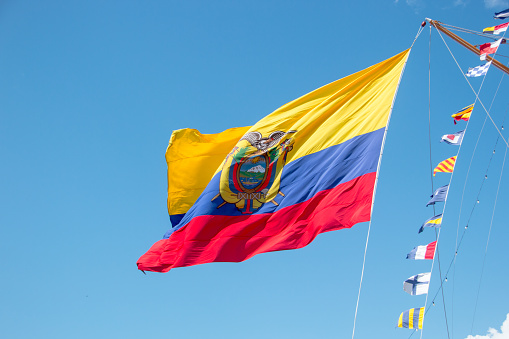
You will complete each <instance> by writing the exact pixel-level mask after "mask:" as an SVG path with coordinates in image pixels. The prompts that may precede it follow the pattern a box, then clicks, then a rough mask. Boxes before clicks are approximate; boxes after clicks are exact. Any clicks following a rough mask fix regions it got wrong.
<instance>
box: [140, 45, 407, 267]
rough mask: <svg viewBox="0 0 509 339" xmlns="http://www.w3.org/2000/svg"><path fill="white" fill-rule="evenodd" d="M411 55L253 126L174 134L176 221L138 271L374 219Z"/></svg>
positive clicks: (258, 248) (302, 239)
mask: <svg viewBox="0 0 509 339" xmlns="http://www.w3.org/2000/svg"><path fill="white" fill-rule="evenodd" d="M409 52H410V50H406V51H404V52H402V53H400V54H398V55H396V56H394V57H392V58H390V59H388V60H385V61H383V62H381V63H379V64H376V65H374V66H371V67H369V68H367V69H365V70H362V71H360V72H358V73H355V74H352V75H350V76H347V77H345V78H343V79H340V80H337V81H335V82H333V83H330V84H328V85H326V86H324V87H321V88H319V89H317V90H315V91H313V92H311V93H308V94H306V95H304V96H302V97H300V98H298V99H296V100H294V101H292V102H290V103H288V104H286V105H284V106H282V107H281V108H279V109H277V110H276V111H274V112H273V113H271V114H269V115H268V116H266V117H265V118H263V119H261V120H260V121H259V122H258V123H256V124H255V125H254V126H250V127H240V128H234V129H230V130H227V131H224V132H222V133H219V134H213V135H210V134H209V135H206V134H200V133H199V132H198V131H196V130H192V129H183V130H178V131H175V132H174V133H173V135H172V137H171V140H170V145H169V146H168V150H167V152H166V160H167V162H168V211H169V213H170V217H171V220H172V223H173V224H174V226H173V227H172V228H171V229H170V230H169V231H168V232H167V233H166V234H165V235H164V238H163V239H162V240H159V241H158V242H156V243H155V244H154V245H153V246H152V247H151V248H150V249H149V251H148V252H147V253H145V254H144V255H142V256H141V257H140V259H139V260H138V262H137V264H138V268H139V269H140V270H144V271H145V270H146V271H156V272H167V271H169V270H170V269H172V268H175V267H184V266H191V265H198V264H204V263H209V262H239V261H243V260H246V259H249V258H250V257H252V256H254V255H256V254H259V253H264V252H271V251H280V250H288V249H296V248H301V247H304V246H306V245H307V244H309V243H310V242H311V241H313V239H314V238H315V237H316V236H317V235H318V234H320V233H323V232H328V231H334V230H339V229H342V228H350V227H352V226H353V225H355V224H356V223H359V222H365V221H369V220H370V217H371V205H372V199H373V191H374V186H375V179H376V174H377V173H376V172H377V167H378V162H379V158H380V151H381V147H382V143H383V140H384V137H385V128H386V125H387V123H388V118H389V115H390V112H391V109H392V103H393V99H394V97H395V94H396V90H397V88H398V84H399V80H400V77H401V74H402V71H403V68H404V65H405V62H406V59H407V57H408V54H409Z"/></svg>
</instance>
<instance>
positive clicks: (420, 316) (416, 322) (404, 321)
mask: <svg viewBox="0 0 509 339" xmlns="http://www.w3.org/2000/svg"><path fill="white" fill-rule="evenodd" d="M423 321H424V307H420V308H411V309H409V310H407V311H405V312H403V313H401V315H400V316H399V320H398V327H401V328H415V329H422V322H423Z"/></svg>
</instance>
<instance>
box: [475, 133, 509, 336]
mask: <svg viewBox="0 0 509 339" xmlns="http://www.w3.org/2000/svg"><path fill="white" fill-rule="evenodd" d="M497 141H498V140H497ZM506 156H507V147H506V149H505V152H504V160H503V162H502V169H501V170H500V178H499V179H498V187H497V193H496V194H495V203H494V205H493V213H492V214H491V221H490V228H489V231H488V239H487V240H486V249H485V250H484V258H483V260H482V268H481V276H480V277H479V286H478V288H477V296H476V298H475V306H474V315H473V316H472V327H471V328H470V334H472V332H473V330H474V321H475V314H476V312H477V303H478V301H479V292H480V291H481V281H482V276H483V274H484V265H485V263H486V255H487V253H488V245H489V243H490V236H491V228H492V225H493V218H494V217H495V209H496V208H497V200H498V192H499V190H500V183H501V182H502V175H503V173H504V165H505V159H506Z"/></svg>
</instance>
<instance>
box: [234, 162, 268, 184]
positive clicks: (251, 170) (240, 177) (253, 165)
mask: <svg viewBox="0 0 509 339" xmlns="http://www.w3.org/2000/svg"><path fill="white" fill-rule="evenodd" d="M268 165H269V157H268V156H267V154H265V153H264V154H260V155H254V156H250V157H247V158H244V159H242V160H241V163H240V166H238V167H237V173H236V174H237V175H236V180H237V183H238V184H239V186H240V187H241V188H242V191H243V192H246V193H251V192H256V191H257V190H258V188H260V187H261V186H262V185H263V183H264V181H265V179H266V178H267V168H268Z"/></svg>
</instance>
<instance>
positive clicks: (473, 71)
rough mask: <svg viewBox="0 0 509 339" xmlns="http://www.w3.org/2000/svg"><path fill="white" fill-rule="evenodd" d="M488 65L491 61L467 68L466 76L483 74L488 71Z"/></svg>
mask: <svg viewBox="0 0 509 339" xmlns="http://www.w3.org/2000/svg"><path fill="white" fill-rule="evenodd" d="M490 65H491V61H490V62H487V63H485V64H484V65H482V66H477V67H474V68H469V69H468V73H467V77H480V76H481V75H485V74H486V73H488V68H490Z"/></svg>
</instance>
